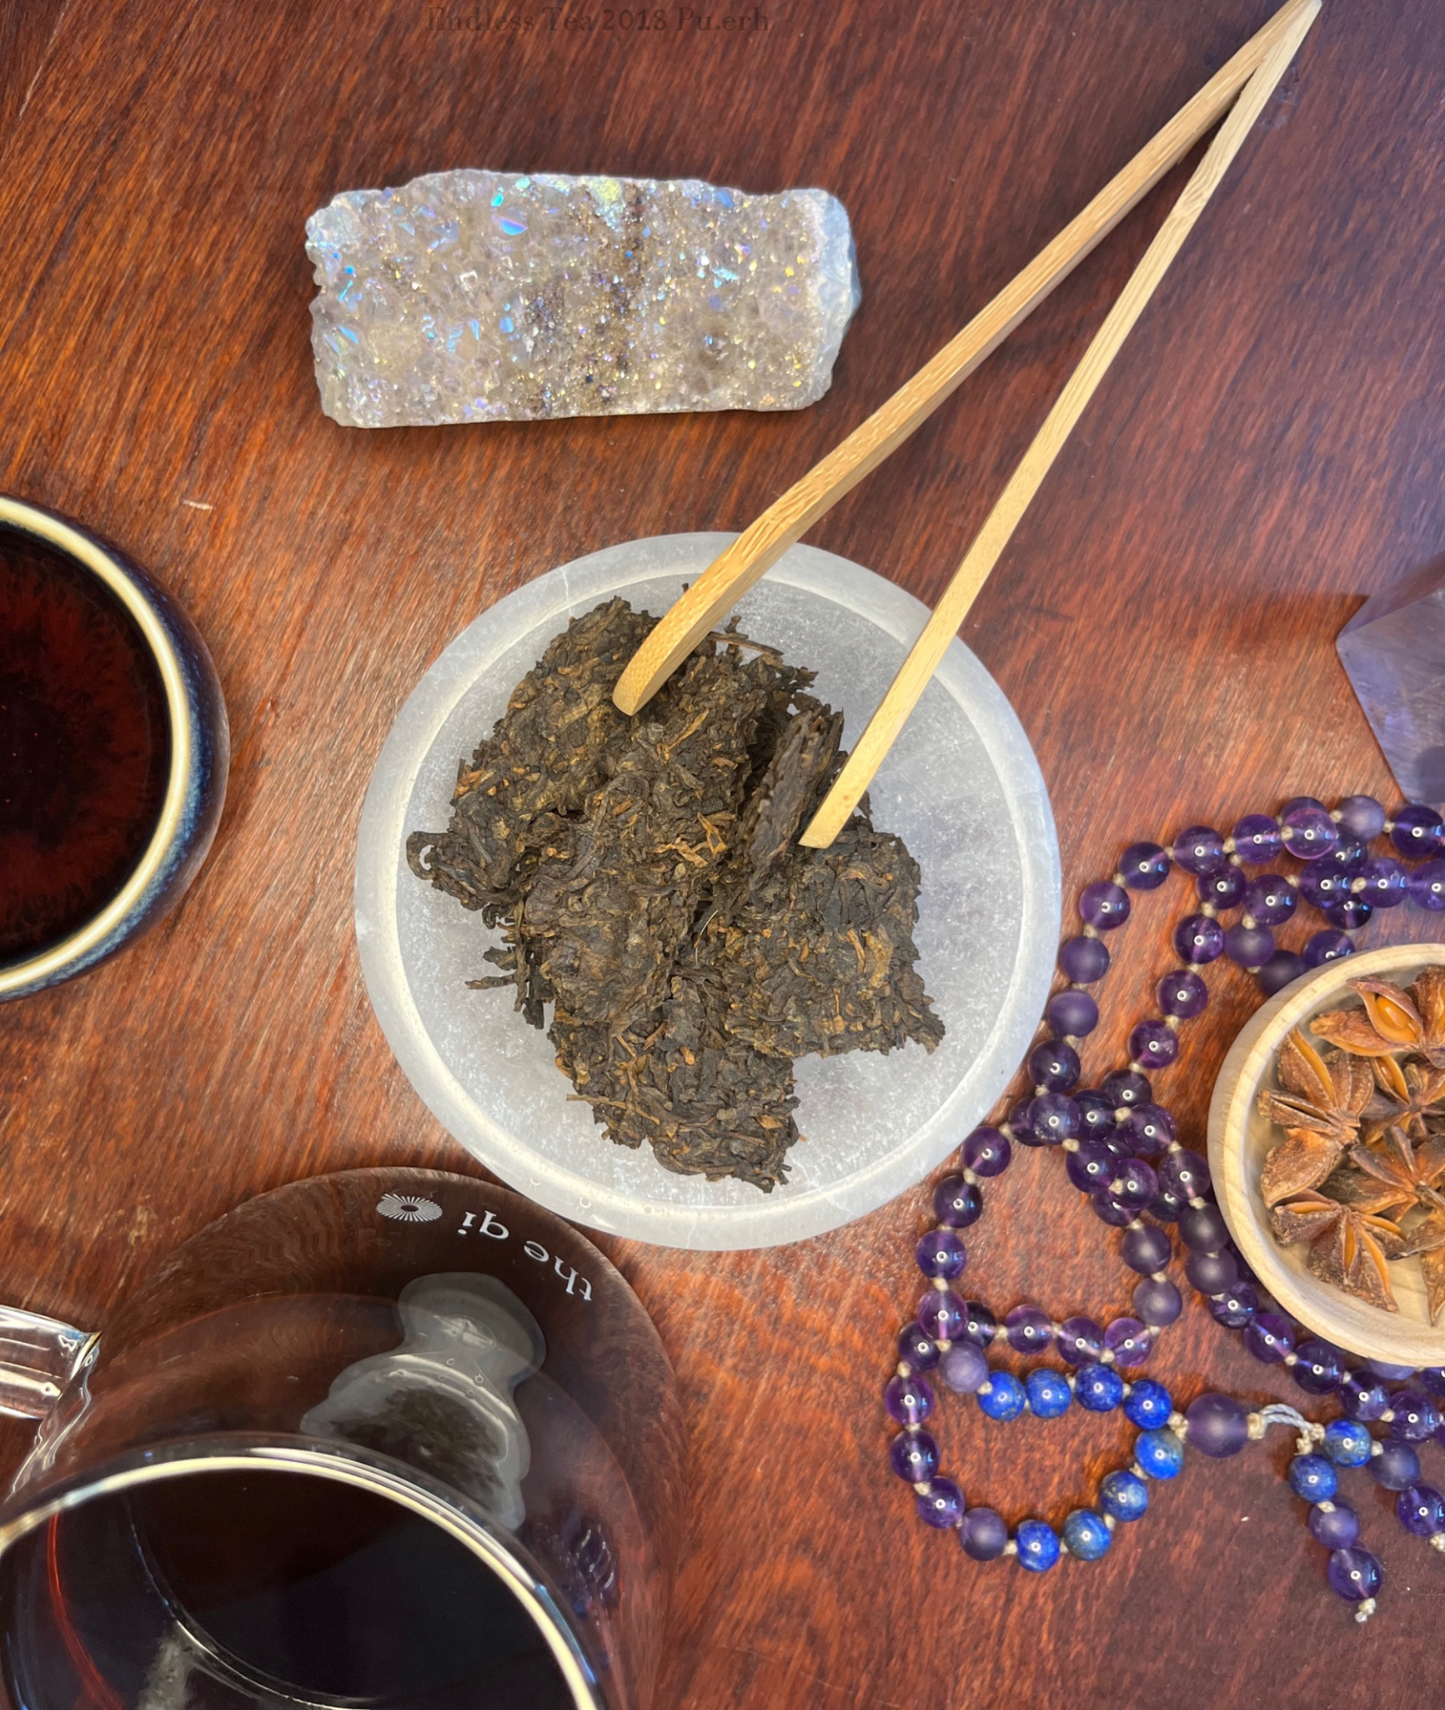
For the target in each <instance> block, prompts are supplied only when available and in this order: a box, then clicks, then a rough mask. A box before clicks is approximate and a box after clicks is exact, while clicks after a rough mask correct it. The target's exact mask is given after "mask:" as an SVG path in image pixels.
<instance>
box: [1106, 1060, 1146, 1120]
mask: <svg viewBox="0 0 1445 1710" xmlns="http://www.w3.org/2000/svg"><path fill="white" fill-rule="evenodd" d="M1099 1090H1100V1092H1102V1093H1103V1095H1104V1097H1105V1098H1106V1099H1108V1101H1109V1103H1110V1105H1111V1106H1112V1107H1113V1108H1114V1109H1115V1110H1132V1109H1133V1107H1134V1106H1135V1105H1136V1104H1150V1103H1152V1102H1153V1098H1154V1089H1153V1087H1151V1086H1150V1085H1149V1082H1148V1079H1147V1077H1146V1076H1144V1075H1141V1074H1140V1073H1139V1071H1138V1070H1137V1069H1115V1070H1114V1071H1113V1073H1112V1074H1108V1075H1105V1076H1104V1084H1103V1086H1102V1087H1100V1089H1099Z"/></svg>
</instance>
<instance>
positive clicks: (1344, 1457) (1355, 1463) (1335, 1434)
mask: <svg viewBox="0 0 1445 1710" xmlns="http://www.w3.org/2000/svg"><path fill="white" fill-rule="evenodd" d="M1373 1444H1374V1438H1372V1437H1371V1436H1370V1433H1369V1432H1368V1431H1367V1430H1366V1429H1365V1427H1364V1426H1363V1425H1359V1424H1357V1423H1356V1422H1355V1421H1354V1420H1353V1419H1336V1420H1333V1421H1332V1422H1331V1423H1330V1424H1328V1425H1326V1426H1325V1440H1324V1442H1323V1443H1322V1444H1321V1445H1320V1446H1321V1448H1322V1449H1323V1451H1324V1453H1325V1455H1326V1456H1327V1457H1328V1458H1329V1459H1330V1460H1332V1461H1333V1462H1334V1463H1335V1465H1336V1466H1337V1467H1362V1466H1364V1464H1365V1462H1366V1461H1367V1460H1369V1458H1370V1456H1371V1454H1372V1453H1373V1452H1374V1449H1373Z"/></svg>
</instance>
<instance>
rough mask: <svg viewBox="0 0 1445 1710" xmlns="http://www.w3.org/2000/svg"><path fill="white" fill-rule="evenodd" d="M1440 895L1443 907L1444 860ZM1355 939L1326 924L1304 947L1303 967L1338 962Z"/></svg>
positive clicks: (1352, 949)
mask: <svg viewBox="0 0 1445 1710" xmlns="http://www.w3.org/2000/svg"><path fill="white" fill-rule="evenodd" d="M1441 869H1442V872H1441V878H1442V895H1441V903H1440V906H1441V907H1442V908H1445V862H1442V863H1441ZM1354 953H1355V941H1354V939H1353V938H1351V937H1350V935H1349V933H1348V932H1340V931H1338V930H1337V929H1336V928H1334V927H1330V926H1327V927H1325V928H1324V930H1323V931H1322V932H1317V933H1315V935H1314V937H1313V938H1311V939H1310V941H1309V943H1308V944H1306V945H1305V947H1304V959H1305V967H1307V968H1322V967H1323V966H1324V964H1325V963H1326V962H1338V961H1339V960H1340V958H1341V957H1342V956H1353V955H1354Z"/></svg>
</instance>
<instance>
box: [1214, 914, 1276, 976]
mask: <svg viewBox="0 0 1445 1710" xmlns="http://www.w3.org/2000/svg"><path fill="white" fill-rule="evenodd" d="M1224 953H1225V955H1226V956H1228V957H1229V959H1230V961H1231V962H1238V964H1239V965H1240V967H1241V968H1250V969H1254V968H1258V967H1261V966H1262V965H1263V964H1264V963H1265V962H1267V961H1268V960H1269V959H1270V957H1271V956H1273V955H1274V934H1273V933H1272V932H1271V931H1270V929H1269V928H1268V927H1267V926H1246V925H1245V924H1244V922H1243V921H1242V920H1240V921H1236V922H1235V924H1234V925H1233V926H1231V927H1230V929H1229V931H1228V932H1226V933H1225V935H1224Z"/></svg>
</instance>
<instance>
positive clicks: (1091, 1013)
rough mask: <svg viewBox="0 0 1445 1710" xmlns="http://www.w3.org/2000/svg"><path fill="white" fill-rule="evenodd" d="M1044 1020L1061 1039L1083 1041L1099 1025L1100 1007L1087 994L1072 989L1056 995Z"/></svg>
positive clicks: (1050, 1000)
mask: <svg viewBox="0 0 1445 1710" xmlns="http://www.w3.org/2000/svg"><path fill="white" fill-rule="evenodd" d="M1044 1019H1045V1020H1046V1021H1047V1022H1048V1024H1049V1026H1050V1027H1052V1028H1053V1030H1054V1032H1055V1033H1057V1034H1058V1035H1059V1036H1060V1037H1061V1038H1062V1037H1068V1038H1070V1039H1083V1038H1085V1037H1087V1035H1089V1034H1090V1033H1092V1032H1093V1031H1094V1029H1095V1028H1096V1027H1097V1026H1098V1025H1099V1006H1098V1004H1096V1003H1095V1002H1094V1000H1093V998H1091V997H1090V996H1089V994H1088V993H1087V992H1081V991H1075V990H1074V989H1072V988H1070V989H1069V990H1068V991H1063V992H1055V993H1054V995H1053V996H1052V997H1051V998H1050V999H1049V1006H1048V1008H1047V1009H1046V1010H1045V1011H1044ZM1075 1060H1076V1061H1077V1059H1075Z"/></svg>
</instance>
